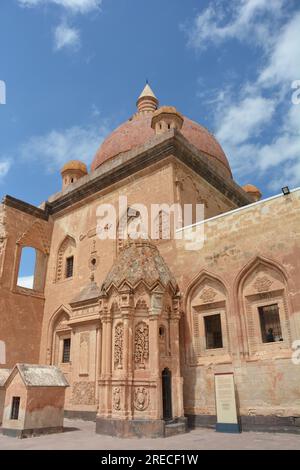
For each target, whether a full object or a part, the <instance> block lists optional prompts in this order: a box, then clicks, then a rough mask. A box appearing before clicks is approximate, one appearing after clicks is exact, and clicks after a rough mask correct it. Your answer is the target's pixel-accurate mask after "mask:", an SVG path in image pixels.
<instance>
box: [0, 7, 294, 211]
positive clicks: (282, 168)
mask: <svg viewBox="0 0 300 470" xmlns="http://www.w3.org/2000/svg"><path fill="white" fill-rule="evenodd" d="M0 22H1V25H0V80H3V81H5V83H6V104H5V105H0V193H1V194H2V195H4V194H10V195H13V196H15V197H18V198H20V199H23V200H26V201H28V202H30V203H33V204H39V203H40V202H41V201H43V200H45V199H47V197H48V196H49V195H50V194H52V193H54V192H56V191H58V190H59V189H60V187H61V180H60V174H59V169H60V168H61V166H62V165H63V163H64V162H65V161H67V160H69V159H73V158H79V159H82V160H84V161H85V162H87V163H91V161H92V158H93V155H94V153H95V151H96V149H97V148H98V147H99V145H100V144H101V141H102V140H103V138H104V137H105V136H106V135H107V134H108V133H109V132H110V131H111V130H113V129H114V128H115V127H116V126H117V125H119V124H120V123H122V122H123V121H124V120H126V119H127V118H128V117H129V116H130V115H131V114H133V112H134V111H135V102H136V98H137V96H138V95H139V93H140V91H141V90H142V88H143V86H144V84H145V79H146V78H148V79H149V81H150V84H151V86H152V88H153V90H154V91H155V93H156V95H157V96H158V98H159V99H160V102H161V104H171V105H175V106H176V107H177V108H178V109H179V110H180V111H181V112H182V113H184V114H185V115H187V116H189V117H190V118H192V119H194V120H196V121H198V122H200V123H202V124H203V125H205V126H206V127H208V128H209V129H210V130H211V131H213V132H214V133H215V134H216V136H217V138H218V140H219V141H220V143H221V145H222V146H223V148H224V149H225V152H226V154H227V156H228V158H229V160H230V163H231V166H232V168H233V173H234V177H235V179H236V180H237V181H238V182H239V183H240V184H245V183H248V182H250V183H254V184H256V185H257V186H258V187H259V188H261V190H262V192H263V195H264V197H267V196H270V195H272V194H277V193H279V192H280V188H281V186H282V185H284V184H288V185H290V186H291V187H295V186H297V185H300V105H296V104H293V103H292V100H291V97H292V92H293V90H292V88H291V85H292V82H293V81H295V80H300V53H299V44H300V4H299V1H298V0H295V1H293V0H272V1H270V0H233V1H231V2H228V1H227V0H226V1H218V0H216V1H213V0H211V1H208V0H207V1H204V0H203V1H200V0H198V1H197V0H184V1H182V0H151V1H146V0H126V1H124V0H102V1H100V0H1V2H0Z"/></svg>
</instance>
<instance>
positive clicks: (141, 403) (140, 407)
mask: <svg viewBox="0 0 300 470" xmlns="http://www.w3.org/2000/svg"><path fill="white" fill-rule="evenodd" d="M149 403H150V398H149V390H148V389H147V388H145V387H137V388H136V389H135V391H134V408H135V409H136V410H137V411H145V410H146V409H147V408H148V406H149Z"/></svg>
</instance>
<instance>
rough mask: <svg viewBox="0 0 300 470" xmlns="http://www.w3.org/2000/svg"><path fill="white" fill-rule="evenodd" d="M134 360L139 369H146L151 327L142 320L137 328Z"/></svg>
mask: <svg viewBox="0 0 300 470" xmlns="http://www.w3.org/2000/svg"><path fill="white" fill-rule="evenodd" d="M134 347H135V349H134V362H135V367H136V368H137V369H145V367H146V362H147V360H148V358H149V327H148V325H147V324H146V323H144V322H141V323H139V324H138V325H137V326H136V328H135V336H134Z"/></svg>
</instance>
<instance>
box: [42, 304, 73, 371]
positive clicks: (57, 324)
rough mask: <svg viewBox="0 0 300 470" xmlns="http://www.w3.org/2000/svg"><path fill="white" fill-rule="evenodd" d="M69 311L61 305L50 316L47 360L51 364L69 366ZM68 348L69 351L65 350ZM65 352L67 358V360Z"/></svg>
mask: <svg viewBox="0 0 300 470" xmlns="http://www.w3.org/2000/svg"><path fill="white" fill-rule="evenodd" d="M69 320H70V313H69V311H68V310H67V309H66V308H65V307H63V306H61V307H60V308H59V309H58V310H57V311H56V312H55V313H54V314H53V316H52V318H51V320H50V323H49V329H48V345H47V362H48V364H51V365H56V366H60V367H62V366H63V369H65V368H66V367H68V366H69V364H70V362H71V355H70V350H71V328H70V327H69V325H68V322H69ZM67 349H69V351H67ZM67 354H68V356H69V360H67Z"/></svg>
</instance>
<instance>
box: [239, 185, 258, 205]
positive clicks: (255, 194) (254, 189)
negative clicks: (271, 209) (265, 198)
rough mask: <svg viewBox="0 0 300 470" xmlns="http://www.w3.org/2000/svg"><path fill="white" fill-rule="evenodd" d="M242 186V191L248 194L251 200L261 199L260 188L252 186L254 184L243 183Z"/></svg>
mask: <svg viewBox="0 0 300 470" xmlns="http://www.w3.org/2000/svg"><path fill="white" fill-rule="evenodd" d="M242 188H243V190H244V191H246V193H248V194H249V196H250V197H251V198H252V199H253V201H255V202H256V201H259V200H260V199H261V196H262V194H261V192H260V190H259V189H258V188H257V187H256V186H254V184H245V185H244V186H243V187H242Z"/></svg>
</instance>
